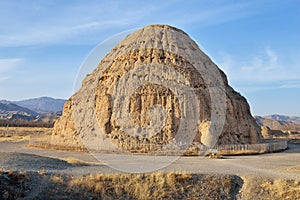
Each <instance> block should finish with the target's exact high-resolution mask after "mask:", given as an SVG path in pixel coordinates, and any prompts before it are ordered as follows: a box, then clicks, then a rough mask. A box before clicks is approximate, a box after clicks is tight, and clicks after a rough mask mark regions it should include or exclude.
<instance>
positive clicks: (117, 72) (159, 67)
mask: <svg viewBox="0 0 300 200" xmlns="http://www.w3.org/2000/svg"><path fill="white" fill-rule="evenodd" d="M260 138H261V133H260V128H259V127H258V125H257V124H256V122H255V119H254V118H253V117H252V116H251V113H250V108H249V105H248V103H247V101H246V99H245V98H244V97H243V96H241V95H240V94H239V93H237V92H235V91H234V90H233V89H232V88H231V87H230V86H229V85H228V82H227V78H226V75H225V74H224V73H223V72H222V71H221V70H220V69H219V68H218V67H217V66H216V65H215V64H214V63H213V61H212V60H211V59H210V58H209V57H208V56H207V55H206V54H205V53H203V52H202V51H201V50H200V48H199V47H198V45H197V44H196V43H195V42H194V41H193V40H192V39H191V38H190V37H189V36H188V35H187V34H186V33H185V32H183V31H182V30H179V29H177V28H174V27H171V26H167V25H150V26H146V27H144V28H142V29H139V30H137V31H135V32H133V33H132V34H130V35H128V36H127V37H126V38H125V39H124V40H123V41H122V42H120V43H119V44H118V45H116V46H115V47H114V48H113V49H112V50H111V51H110V53H109V54H107V55H106V56H105V57H104V58H103V59H102V60H101V62H100V63H99V64H98V66H97V67H96V69H95V70H94V71H93V72H92V73H91V74H89V75H88V76H87V77H86V78H85V79H84V81H83V83H82V87H81V88H80V89H79V90H78V92H76V93H75V94H74V95H73V96H72V97H71V98H70V99H69V100H68V101H67V102H66V104H65V106H64V110H63V115H62V116H61V117H60V118H59V119H58V120H57V122H56V123H55V126H54V130H53V134H52V138H51V143H52V144H53V145H55V146H62V147H70V148H71V147H72V148H73V147H80V148H87V149H98V150H116V149H121V150H126V151H129V152H149V151H154V150H163V149H164V148H170V147H171V146H172V147H174V146H176V147H178V148H179V149H180V148H196V147H199V146H201V145H202V144H204V145H206V146H208V147H209V148H212V147H214V146H215V145H223V144H252V143H259V142H260Z"/></svg>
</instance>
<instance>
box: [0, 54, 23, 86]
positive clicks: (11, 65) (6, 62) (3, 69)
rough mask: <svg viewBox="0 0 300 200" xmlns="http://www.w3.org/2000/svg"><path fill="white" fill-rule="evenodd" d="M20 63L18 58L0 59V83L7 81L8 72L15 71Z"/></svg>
mask: <svg viewBox="0 0 300 200" xmlns="http://www.w3.org/2000/svg"><path fill="white" fill-rule="evenodd" d="M21 62H22V59H20V58H12V59H0V82H3V81H5V80H7V79H9V75H8V72H10V71H12V70H13V69H15V68H16V67H17V66H18V65H19V64H20V63H21Z"/></svg>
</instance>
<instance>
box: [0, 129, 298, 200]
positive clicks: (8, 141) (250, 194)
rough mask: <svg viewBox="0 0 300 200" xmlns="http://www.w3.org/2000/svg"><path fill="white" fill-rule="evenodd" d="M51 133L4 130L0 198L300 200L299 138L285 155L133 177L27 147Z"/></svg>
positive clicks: (188, 162)
mask: <svg viewBox="0 0 300 200" xmlns="http://www.w3.org/2000/svg"><path fill="white" fill-rule="evenodd" d="M51 131H52V129H49V128H22V127H19V128H14V127H8V128H7V127H0V199H243V200H244V199H246V200H247V199H271V200H277V199H278V200H279V199H280V200H281V199H292V200H294V199H300V189H299V188H300V168H299V166H300V142H299V141H300V140H299V139H298V138H294V139H293V140H291V141H290V142H289V148H288V149H287V150H286V151H284V152H280V153H273V154H263V155H251V156H225V159H208V158H199V157H182V158H180V159H178V160H177V161H176V162H174V163H172V164H170V165H169V166H168V167H166V168H164V169H162V170H161V171H159V172H157V171H156V172H152V173H137V174H128V173H124V172H119V171H117V170H113V169H111V168H110V167H109V166H108V165H105V164H103V163H101V162H97V161H96V162H94V161H95V160H93V158H92V156H91V155H89V154H88V153H86V152H70V151H57V150H50V149H39V148H30V147H28V143H29V140H30V137H35V138H43V137H49V136H50V135H51ZM104 156H108V157H109V156H111V155H104ZM162 158H163V156H162ZM112 159H113V158H112ZM120 162H128V159H127V158H126V157H124V158H123V160H122V161H120ZM149 164H151V163H141V165H149Z"/></svg>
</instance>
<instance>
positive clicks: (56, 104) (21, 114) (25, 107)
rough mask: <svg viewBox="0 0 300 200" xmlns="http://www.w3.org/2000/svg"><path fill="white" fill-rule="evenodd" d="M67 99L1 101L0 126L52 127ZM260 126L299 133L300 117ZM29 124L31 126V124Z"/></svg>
mask: <svg viewBox="0 0 300 200" xmlns="http://www.w3.org/2000/svg"><path fill="white" fill-rule="evenodd" d="M65 102H66V100H65V99H55V98H52V97H40V98H32V99H26V100H21V101H8V100H0V126H3V125H5V123H6V124H10V125H16V124H12V123H11V122H12V121H13V122H14V123H17V124H19V125H21V126H22V125H26V126H27V124H28V123H29V122H30V123H33V124H38V123H39V125H41V123H44V125H45V124H46V126H51V124H54V122H55V120H56V119H57V118H58V117H59V116H61V114H62V110H63V106H64V103H65ZM254 117H255V119H256V122H257V123H258V125H260V126H265V127H269V128H270V129H272V130H281V131H298V132H300V117H296V116H287V115H280V114H272V115H268V116H254ZM30 123H29V124H30Z"/></svg>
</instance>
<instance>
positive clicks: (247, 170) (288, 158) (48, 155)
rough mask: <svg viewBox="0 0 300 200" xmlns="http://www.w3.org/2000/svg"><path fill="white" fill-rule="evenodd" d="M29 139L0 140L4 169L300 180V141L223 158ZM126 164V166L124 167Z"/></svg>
mask: <svg viewBox="0 0 300 200" xmlns="http://www.w3.org/2000/svg"><path fill="white" fill-rule="evenodd" d="M26 145H27V142H0V168H2V169H5V170H23V171H41V170H43V171H45V172H49V173H51V172H55V173H66V174H74V175H84V174H90V173H120V171H119V170H118V169H122V170H123V171H124V169H125V171H129V172H131V171H142V172H143V171H151V169H153V168H155V167H157V166H159V169H158V170H159V171H166V172H169V171H177V172H180V171H184V172H192V173H220V174H236V175H240V176H243V175H259V176H263V177H272V178H286V179H298V180H300V144H292V143H289V149H288V150H286V151H284V152H279V153H271V154H262V155H248V156H226V157H225V158H224V159H208V158H204V157H179V158H177V157H172V156H157V157H155V156H152V157H149V156H137V155H135V156H131V155H122V156H118V155H111V154H101V155H96V157H97V158H98V159H99V160H100V161H99V160H97V159H95V158H94V156H92V155H90V154H89V153H83V152H66V151H55V150H45V149H37V148H29V147H27V146H26ZM66 158H72V159H77V160H81V161H83V162H88V163H93V164H90V165H74V164H70V163H68V162H66V161H64V159H66ZM124 166H126V167H127V168H124Z"/></svg>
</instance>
